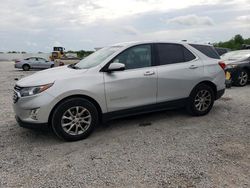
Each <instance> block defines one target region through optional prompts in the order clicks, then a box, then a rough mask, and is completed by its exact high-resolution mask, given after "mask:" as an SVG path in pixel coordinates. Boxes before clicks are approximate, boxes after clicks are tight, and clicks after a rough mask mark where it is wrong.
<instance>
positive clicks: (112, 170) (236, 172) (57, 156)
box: [0, 62, 250, 188]
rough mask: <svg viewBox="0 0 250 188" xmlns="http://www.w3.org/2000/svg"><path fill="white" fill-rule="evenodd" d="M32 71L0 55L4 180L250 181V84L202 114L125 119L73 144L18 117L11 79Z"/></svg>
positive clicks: (6, 183)
mask: <svg viewBox="0 0 250 188" xmlns="http://www.w3.org/2000/svg"><path fill="white" fill-rule="evenodd" d="M32 73H33V71H30V72H23V71H19V70H14V68H13V63H12V62H0V83H1V87H0V107H1V108H0V131H1V134H0V187H246V188H247V187H250V116H249V114H250V85H248V86H246V87H244V88H237V87H233V88H232V89H228V90H227V91H226V94H225V95H224V96H223V98H221V99H220V100H218V101H217V102H216V103H215V105H214V108H213V110H212V111H211V112H210V114H208V115H207V116H204V117H191V116H189V115H187V114H186V112H185V111H183V110H175V111H164V112H160V113H159V112H158V113H152V114H147V115H142V116H136V117H132V118H126V119H120V120H116V121H112V122H109V123H108V125H106V126H100V127H98V128H97V130H96V131H95V132H94V133H93V134H92V135H91V136H90V137H89V138H88V139H86V140H83V141H78V142H70V143H69V142H63V141H61V140H58V139H57V138H56V137H55V136H54V135H53V134H52V133H49V132H42V131H32V130H28V129H23V128H20V127H19V126H18V125H17V123H16V122H15V120H14V113H13V110H12V88H13V86H14V84H15V81H14V78H21V77H23V76H26V75H29V74H32Z"/></svg>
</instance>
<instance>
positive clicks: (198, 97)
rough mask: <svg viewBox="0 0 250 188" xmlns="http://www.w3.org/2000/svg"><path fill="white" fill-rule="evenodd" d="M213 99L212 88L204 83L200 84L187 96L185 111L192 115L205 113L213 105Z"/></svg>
mask: <svg viewBox="0 0 250 188" xmlns="http://www.w3.org/2000/svg"><path fill="white" fill-rule="evenodd" d="M214 99H215V97H214V91H213V89H212V88H211V87H210V86H208V85H206V84H200V85H198V86H197V87H195V89H194V90H193V91H192V93H191V94H190V96H189V99H188V104H187V111H188V112H189V113H190V114H191V115H194V116H202V115H206V114H207V113H209V112H210V110H211V108H212V107H213V104H214Z"/></svg>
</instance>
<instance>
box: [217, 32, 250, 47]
mask: <svg viewBox="0 0 250 188" xmlns="http://www.w3.org/2000/svg"><path fill="white" fill-rule="evenodd" d="M243 45H250V38H246V39H244V38H243V37H242V36H241V35H240V34H238V35H235V36H234V37H233V38H231V39H230V40H228V41H225V42H218V43H214V46H215V47H222V48H229V49H232V50H240V49H242V47H243Z"/></svg>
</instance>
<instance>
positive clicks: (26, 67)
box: [22, 64, 30, 71]
mask: <svg viewBox="0 0 250 188" xmlns="http://www.w3.org/2000/svg"><path fill="white" fill-rule="evenodd" d="M22 68H23V70H24V71H29V70H30V66H29V65H27V64H25V65H23V67H22Z"/></svg>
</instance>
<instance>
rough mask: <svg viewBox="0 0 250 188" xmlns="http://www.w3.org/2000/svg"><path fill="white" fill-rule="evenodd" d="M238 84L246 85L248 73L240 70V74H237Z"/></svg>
mask: <svg viewBox="0 0 250 188" xmlns="http://www.w3.org/2000/svg"><path fill="white" fill-rule="evenodd" d="M238 79H239V84H240V85H242V86H243V85H246V83H247V79H248V75H247V73H246V72H245V71H242V72H241V73H240V75H239V78H238Z"/></svg>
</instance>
